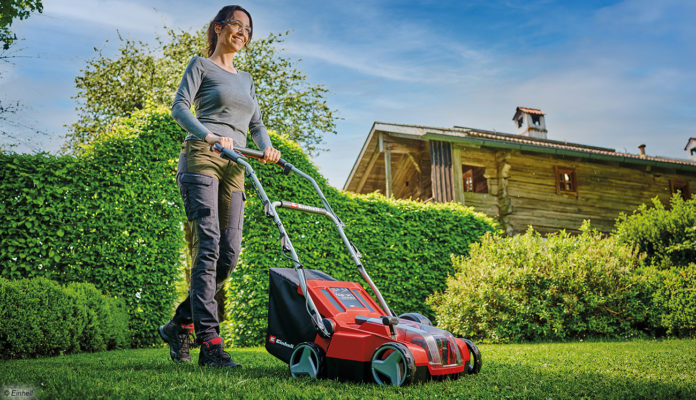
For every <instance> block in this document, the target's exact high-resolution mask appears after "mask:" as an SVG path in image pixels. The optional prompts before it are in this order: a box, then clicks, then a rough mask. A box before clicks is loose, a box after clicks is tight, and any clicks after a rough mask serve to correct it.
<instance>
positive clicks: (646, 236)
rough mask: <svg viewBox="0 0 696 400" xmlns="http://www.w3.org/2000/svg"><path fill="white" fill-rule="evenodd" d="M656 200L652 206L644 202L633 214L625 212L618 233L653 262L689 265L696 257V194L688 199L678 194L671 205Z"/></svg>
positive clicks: (673, 197)
mask: <svg viewBox="0 0 696 400" xmlns="http://www.w3.org/2000/svg"><path fill="white" fill-rule="evenodd" d="M652 203H653V205H652V207H648V206H647V205H645V204H643V205H641V206H640V207H639V208H638V209H637V210H636V211H634V212H633V213H632V214H631V215H626V214H623V213H622V214H621V215H620V216H619V218H618V219H617V221H616V227H615V228H614V232H613V234H614V236H616V238H617V239H618V240H619V241H620V242H622V243H627V244H629V245H635V246H637V247H638V249H639V250H640V251H641V252H645V253H646V254H647V261H648V262H649V263H651V264H655V265H658V266H660V267H661V268H665V269H669V268H670V267H671V266H672V265H674V266H686V265H688V264H689V263H691V262H693V261H694V260H696V196H694V197H692V198H691V199H690V200H684V199H682V197H681V196H680V195H679V194H675V195H673V196H672V198H671V199H670V204H669V208H665V206H664V205H663V204H662V203H661V202H660V201H659V200H658V199H657V198H654V199H653V200H652Z"/></svg>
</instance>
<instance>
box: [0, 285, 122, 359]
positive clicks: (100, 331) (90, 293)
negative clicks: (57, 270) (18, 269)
mask: <svg viewBox="0 0 696 400" xmlns="http://www.w3.org/2000/svg"><path fill="white" fill-rule="evenodd" d="M0 318H1V319H2V324H0V356H2V357H3V358H8V357H11V358H14V357H33V356H37V355H55V354H59V353H63V352H68V353H69V352H78V351H101V350H106V349H114V348H123V347H125V345H126V344H127V340H128V332H127V318H128V317H127V314H126V312H125V310H124V309H123V302H122V301H121V300H117V299H115V298H111V297H105V296H103V295H102V294H101V293H100V292H99V291H98V290H97V289H96V288H95V287H94V285H92V284H88V283H72V284H70V285H69V286H67V287H66V286H61V285H60V284H58V283H56V282H54V281H51V280H48V279H46V278H41V277H39V278H34V279H20V280H16V281H10V280H7V279H4V278H0Z"/></svg>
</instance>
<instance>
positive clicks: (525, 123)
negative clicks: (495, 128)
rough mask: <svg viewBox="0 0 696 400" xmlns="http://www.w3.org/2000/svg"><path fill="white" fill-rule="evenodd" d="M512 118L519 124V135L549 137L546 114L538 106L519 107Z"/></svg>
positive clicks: (539, 137)
mask: <svg viewBox="0 0 696 400" xmlns="http://www.w3.org/2000/svg"><path fill="white" fill-rule="evenodd" d="M512 120H513V121H515V124H516V125H517V134H518V135H522V136H529V137H533V138H538V139H547V135H548V131H547V130H546V118H545V114H544V113H543V112H541V110H539V109H538V108H528V107H517V110H516V111H515V116H514V117H512Z"/></svg>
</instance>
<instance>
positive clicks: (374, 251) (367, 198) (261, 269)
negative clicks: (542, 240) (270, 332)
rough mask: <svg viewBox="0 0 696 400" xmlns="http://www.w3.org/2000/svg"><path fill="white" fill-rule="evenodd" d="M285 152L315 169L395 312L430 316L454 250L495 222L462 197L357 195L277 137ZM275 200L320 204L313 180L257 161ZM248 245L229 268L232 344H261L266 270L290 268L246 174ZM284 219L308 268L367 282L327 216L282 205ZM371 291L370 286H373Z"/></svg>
mask: <svg viewBox="0 0 696 400" xmlns="http://www.w3.org/2000/svg"><path fill="white" fill-rule="evenodd" d="M272 139H273V143H274V146H275V147H277V148H278V149H279V150H280V151H281V152H282V154H283V158H285V159H286V160H288V161H290V162H292V163H293V164H294V165H295V166H296V167H298V168H299V169H300V170H302V171H304V172H306V173H308V174H309V175H311V176H312V177H313V178H314V179H315V180H316V181H317V183H318V184H319V186H320V187H321V189H322V191H323V192H324V194H325V195H326V197H327V199H328V200H329V203H330V204H331V206H332V208H333V209H334V211H335V212H336V214H337V215H338V216H339V217H340V218H341V219H342V220H343V222H344V223H345V224H346V228H345V231H346V235H347V236H348V238H349V239H350V240H351V241H352V242H353V243H354V244H355V246H356V247H357V248H358V250H359V251H360V252H361V253H362V255H363V258H362V262H363V264H364V265H365V268H366V270H367V271H368V273H369V274H370V277H371V278H372V279H373V281H374V282H375V284H376V285H377V287H378V288H379V289H380V291H381V292H382V294H383V295H384V297H385V300H386V301H387V304H388V305H389V307H390V308H391V309H392V310H393V311H394V312H396V313H397V314H398V313H404V312H419V313H422V314H424V315H426V316H430V317H432V315H433V312H432V310H431V309H430V308H429V307H428V306H427V305H426V304H425V299H426V298H427V297H428V296H429V295H430V294H431V293H432V292H433V291H435V290H442V289H443V288H444V285H445V280H446V279H447V276H448V275H449V274H451V273H452V272H453V271H454V270H453V267H452V265H451V263H450V262H449V258H450V255H451V254H458V255H466V254H468V249H469V245H470V244H471V243H473V242H476V241H478V240H479V238H480V237H481V235H483V234H484V233H485V232H489V231H493V230H494V229H495V222H494V221H493V220H492V219H490V218H488V217H486V216H485V215H483V214H479V213H475V212H473V211H472V209H471V208H467V207H463V206H461V205H459V204H454V203H449V204H433V203H419V202H415V201H408V200H392V199H387V198H385V197H384V196H381V195H379V194H370V195H356V194H351V193H347V192H342V191H339V190H336V189H334V188H332V187H330V186H329V185H328V184H327V182H326V179H324V178H323V177H322V176H321V175H320V174H319V173H318V172H317V168H316V167H315V166H314V165H313V164H312V163H311V162H310V161H309V159H308V158H307V156H306V155H305V154H304V153H303V152H302V151H301V149H300V148H299V146H297V145H295V144H294V143H293V142H290V141H287V140H285V139H283V138H281V137H279V136H276V135H273V136H272ZM252 166H253V167H254V169H255V171H256V172H257V174H258V175H259V179H260V180H261V182H262V184H263V186H264V189H265V191H266V193H267V194H268V196H269V198H270V199H271V201H275V200H286V201H293V202H297V203H303V204H307V205H311V206H318V207H319V206H321V202H320V200H319V198H318V197H317V196H316V194H315V192H314V189H313V187H312V186H311V184H310V183H309V182H307V181H306V180H304V179H303V178H301V177H300V176H297V175H295V174H291V175H290V176H285V175H282V174H281V173H280V172H281V169H280V168H279V167H278V166H276V165H263V164H260V163H257V162H253V161H252ZM247 194H248V197H247V203H246V207H245V212H246V219H245V222H244V240H243V242H242V245H243V251H242V253H241V257H240V261H239V265H238V267H237V270H236V271H235V272H234V273H233V274H232V280H231V282H230V286H229V291H228V296H229V299H230V303H231V306H232V307H229V309H230V316H231V318H230V319H229V320H230V322H229V326H227V327H226V330H227V331H228V332H229V334H230V335H231V336H233V339H234V343H235V344H237V345H243V346H250V345H253V346H256V345H260V344H262V343H263V342H264V338H265V333H266V317H267V308H268V269H269V268H271V267H286V268H292V263H291V262H290V261H289V260H288V259H286V258H284V257H283V256H282V255H281V254H280V242H279V240H278V237H279V234H278V230H277V228H276V226H275V225H274V224H273V221H272V220H271V219H269V218H267V217H266V216H265V215H264V212H263V206H262V204H261V202H260V200H259V199H258V197H257V196H255V192H254V190H253V188H252V187H251V183H250V182H249V181H247ZM278 213H279V215H280V218H281V220H282V221H283V224H284V225H285V228H286V230H287V231H288V234H289V236H290V240H291V241H292V243H293V245H294V246H295V249H296V251H297V253H298V256H299V258H300V262H302V263H303V264H304V266H305V267H306V268H311V269H319V270H322V271H325V272H327V273H329V274H330V275H332V276H333V277H334V278H336V279H339V280H348V281H355V282H359V283H360V284H362V285H363V287H366V288H368V286H367V284H366V283H365V282H364V280H363V279H362V277H361V276H360V275H359V273H358V269H357V267H355V264H354V263H353V262H352V260H351V259H350V257H349V255H348V251H347V250H346V248H345V246H344V244H343V242H342V240H341V238H340V237H339V235H338V233H337V231H336V228H335V227H334V225H333V224H332V223H331V222H330V221H329V220H328V219H327V218H326V217H323V216H317V215H313V214H306V213H301V212H297V211H292V210H287V209H279V210H278ZM368 291H369V288H368Z"/></svg>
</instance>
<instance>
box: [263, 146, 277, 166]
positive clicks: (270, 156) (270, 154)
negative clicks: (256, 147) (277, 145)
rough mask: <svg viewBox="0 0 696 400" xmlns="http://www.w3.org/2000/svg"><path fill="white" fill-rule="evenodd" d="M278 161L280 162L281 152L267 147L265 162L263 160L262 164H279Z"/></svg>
mask: <svg viewBox="0 0 696 400" xmlns="http://www.w3.org/2000/svg"><path fill="white" fill-rule="evenodd" d="M278 160H280V151H279V150H277V149H274V148H273V147H266V148H265V149H264V150H263V160H261V162H262V163H264V164H265V163H267V162H270V163H274V164H275V163H277V162H278Z"/></svg>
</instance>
